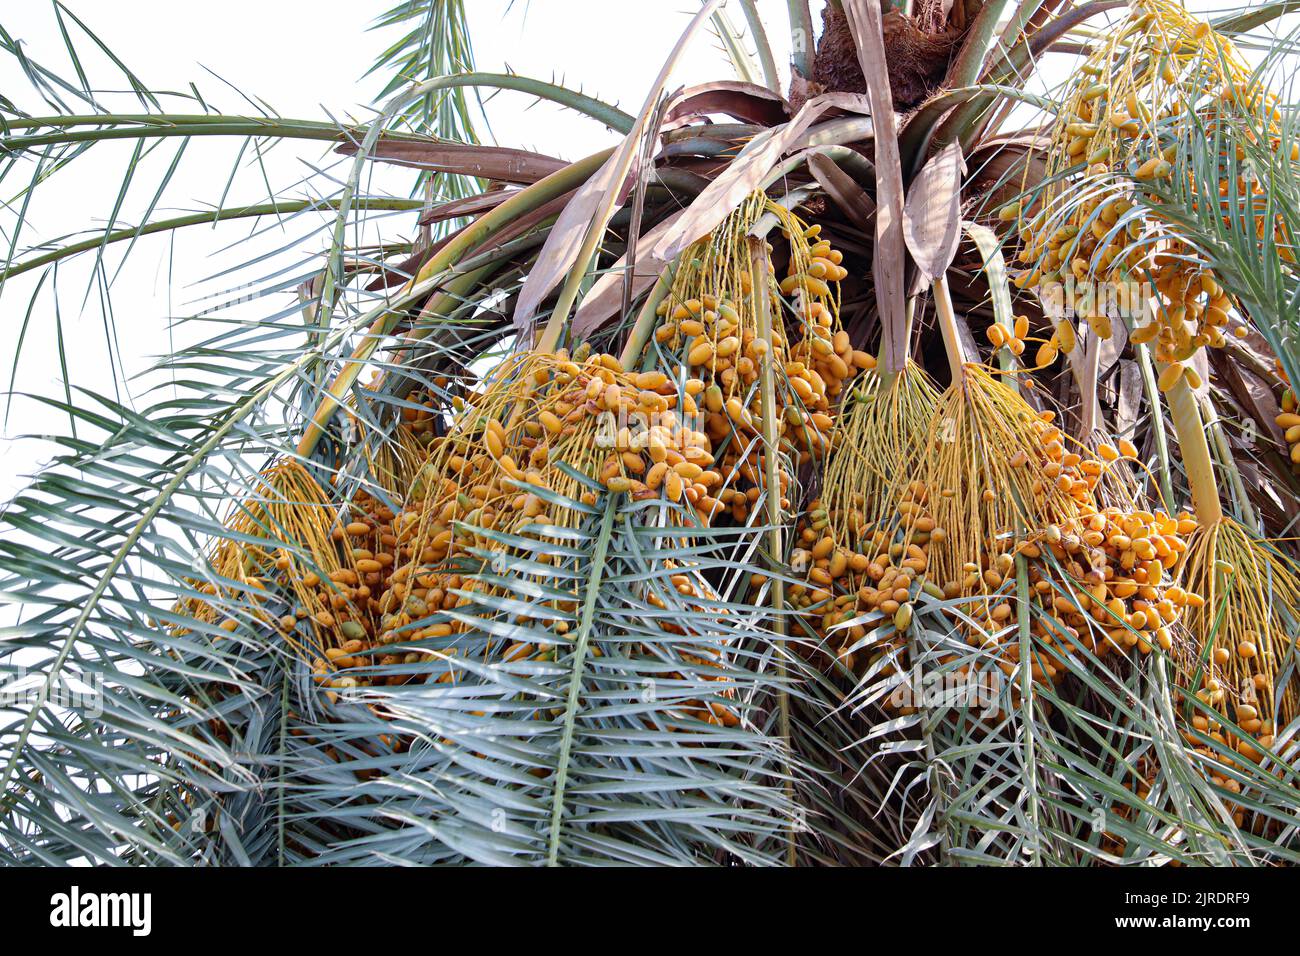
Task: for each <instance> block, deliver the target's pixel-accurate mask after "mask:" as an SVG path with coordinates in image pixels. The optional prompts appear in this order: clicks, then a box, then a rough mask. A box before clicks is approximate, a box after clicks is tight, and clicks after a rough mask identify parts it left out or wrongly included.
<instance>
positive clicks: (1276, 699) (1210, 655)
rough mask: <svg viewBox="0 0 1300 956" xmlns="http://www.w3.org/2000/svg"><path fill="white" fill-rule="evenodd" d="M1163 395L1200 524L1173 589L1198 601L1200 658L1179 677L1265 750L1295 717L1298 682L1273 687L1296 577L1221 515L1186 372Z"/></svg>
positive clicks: (1299, 600) (1287, 650) (1286, 653)
mask: <svg viewBox="0 0 1300 956" xmlns="http://www.w3.org/2000/svg"><path fill="white" fill-rule="evenodd" d="M1165 395H1166V400H1167V401H1168V404H1169V410H1170V418H1171V419H1172V420H1173V425H1174V431H1175V433H1176V434H1177V436H1178V443H1179V448H1180V450H1181V453H1182V456H1183V460H1184V465H1185V469H1186V471H1187V479H1188V485H1189V486H1190V489H1191V493H1192V500H1193V503H1194V505H1195V507H1196V512H1197V518H1198V520H1199V521H1200V528H1199V529H1198V531H1197V532H1196V534H1195V535H1193V537H1192V538H1191V540H1190V542H1189V546H1188V552H1187V558H1186V560H1185V562H1184V563H1183V565H1182V568H1181V571H1180V583H1181V584H1182V586H1183V587H1184V588H1186V589H1187V590H1189V591H1194V592H1196V593H1198V594H1200V595H1202V596H1203V598H1204V603H1203V605H1202V606H1200V607H1199V608H1198V609H1197V610H1196V611H1195V612H1194V613H1193V614H1191V615H1190V616H1189V618H1188V626H1189V628H1190V630H1191V633H1192V637H1193V639H1194V640H1195V642H1196V647H1197V648H1198V654H1197V655H1196V656H1195V658H1194V659H1192V660H1187V661H1183V662H1182V666H1181V667H1180V673H1179V675H1178V676H1179V681H1180V683H1181V684H1182V686H1187V687H1192V686H1194V685H1196V684H1198V683H1199V685H1200V686H1199V688H1198V689H1197V693H1198V695H1200V696H1201V699H1202V700H1203V701H1204V702H1205V703H1207V704H1209V705H1210V706H1212V707H1214V708H1216V709H1219V710H1220V711H1221V712H1222V713H1224V714H1225V716H1227V717H1230V718H1231V717H1234V716H1235V718H1236V722H1237V723H1238V725H1239V726H1241V727H1242V728H1243V729H1244V730H1246V731H1247V732H1248V733H1250V734H1254V735H1257V736H1260V737H1261V740H1260V741H1259V742H1260V743H1261V744H1262V745H1263V746H1265V747H1267V746H1268V744H1269V743H1271V739H1270V738H1271V736H1272V734H1273V733H1274V732H1275V728H1276V726H1284V725H1285V724H1287V723H1289V722H1290V721H1291V720H1293V719H1294V718H1295V717H1296V716H1297V715H1300V708H1298V707H1297V701H1298V699H1300V695H1298V694H1297V690H1296V682H1295V681H1294V680H1292V681H1290V682H1289V683H1288V686H1287V687H1286V689H1285V690H1284V692H1283V693H1282V694H1280V695H1279V694H1277V688H1276V686H1275V681H1276V677H1277V675H1278V673H1279V672H1280V671H1282V670H1283V669H1284V664H1285V662H1287V661H1288V660H1291V661H1294V656H1295V637H1294V635H1295V633H1296V626H1297V623H1298V622H1300V615H1298V614H1297V612H1298V611H1300V575H1298V574H1297V568H1296V566H1295V564H1294V563H1293V562H1292V561H1290V560H1289V559H1287V558H1284V557H1282V556H1281V555H1280V554H1278V553H1277V552H1276V551H1274V550H1273V549H1272V548H1270V547H1269V546H1268V545H1267V544H1265V543H1264V542H1262V541H1261V540H1260V539H1259V538H1258V537H1257V536H1256V535H1255V534H1254V533H1253V532H1251V531H1249V530H1248V529H1246V528H1244V527H1243V526H1242V525H1240V524H1238V523H1237V522H1236V521H1235V520H1233V519H1232V518H1231V517H1228V516H1227V515H1225V514H1224V513H1223V508H1222V505H1221V504H1220V501H1219V492H1218V484H1217V481H1216V477H1215V474H1214V470H1213V462H1212V459H1211V458H1210V451H1209V446H1208V443H1207V441H1206V436H1205V428H1204V425H1203V422H1202V420H1201V415H1200V411H1199V408H1198V406H1197V404H1196V398H1195V395H1194V393H1193V390H1192V385H1191V384H1189V383H1188V381H1187V380H1186V372H1184V373H1183V375H1181V376H1179V377H1178V378H1177V379H1176V381H1175V382H1174V383H1173V384H1172V385H1171V386H1170V387H1169V389H1168V390H1167V391H1166V392H1165ZM1203 668H1204V673H1202V669H1203ZM1202 720H1208V718H1202ZM1275 721H1280V724H1277V723H1275ZM1197 729H1198V730H1201V731H1203V732H1204V731H1206V730H1207V729H1208V728H1207V727H1206V726H1199V725H1198V726H1197ZM1225 732H1226V731H1225ZM1215 733H1219V732H1218V731H1217V730H1216V731H1215ZM1215 739H1217V740H1219V742H1221V743H1227V744H1229V745H1230V746H1232V747H1233V748H1234V749H1236V750H1237V751H1238V752H1239V753H1241V754H1242V755H1243V756H1246V757H1247V758H1248V759H1252V760H1258V759H1259V751H1258V749H1256V747H1255V746H1254V745H1253V744H1251V743H1249V742H1247V741H1244V740H1241V739H1239V738H1233V739H1231V740H1229V739H1227V738H1225V737H1224V736H1223V734H1221V733H1220V734H1219V736H1218V737H1216V738H1215Z"/></svg>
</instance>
